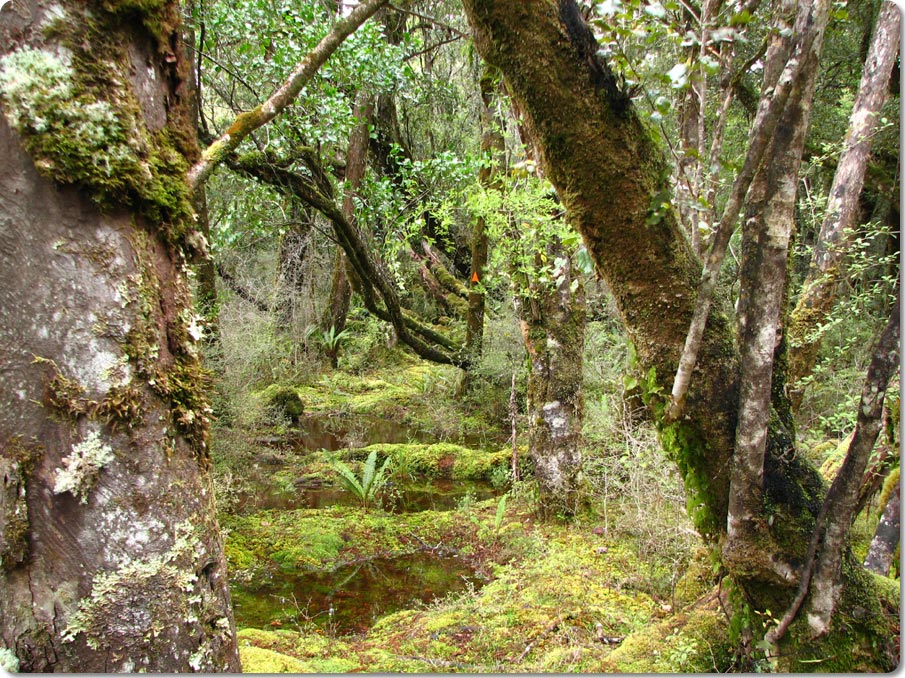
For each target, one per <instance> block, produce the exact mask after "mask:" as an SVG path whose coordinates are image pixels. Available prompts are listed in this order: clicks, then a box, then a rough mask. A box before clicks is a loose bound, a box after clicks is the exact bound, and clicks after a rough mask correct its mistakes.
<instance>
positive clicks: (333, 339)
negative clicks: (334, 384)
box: [320, 325, 349, 368]
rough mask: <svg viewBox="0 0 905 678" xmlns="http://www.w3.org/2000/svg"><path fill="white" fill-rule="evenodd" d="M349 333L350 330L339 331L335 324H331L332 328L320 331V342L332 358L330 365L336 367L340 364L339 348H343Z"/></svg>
mask: <svg viewBox="0 0 905 678" xmlns="http://www.w3.org/2000/svg"><path fill="white" fill-rule="evenodd" d="M348 334H349V332H348V330H340V331H339V332H337V331H336V327H335V326H334V325H330V329H328V330H322V331H321V333H320V344H321V346H322V347H323V349H324V353H326V354H327V357H328V358H330V366H331V367H333V368H336V367H337V365H338V364H339V349H341V348H342V345H343V342H344V340H345V338H346V337H347V336H348Z"/></svg>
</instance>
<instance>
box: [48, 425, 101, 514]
mask: <svg viewBox="0 0 905 678" xmlns="http://www.w3.org/2000/svg"><path fill="white" fill-rule="evenodd" d="M114 459H115V455H114V454H113V450H112V449H111V448H110V446H109V445H106V444H105V443H104V442H102V441H101V438H100V434H99V433H98V432H97V431H92V432H91V433H89V434H88V436H87V437H86V438H85V440H83V441H82V442H80V443H78V444H76V445H73V447H72V454H70V455H69V456H68V457H63V468H61V469H58V470H57V475H56V479H55V482H54V486H53V492H54V494H62V493H63V492H71V493H72V494H73V496H76V497H78V498H79V501H80V502H81V503H82V504H87V503H88V492H89V491H90V490H91V488H92V487H93V486H94V483H95V481H96V480H97V476H98V474H99V473H100V470H101V469H102V468H104V467H105V466H106V465H107V464H109V463H110V462H112V461H113V460H114Z"/></svg>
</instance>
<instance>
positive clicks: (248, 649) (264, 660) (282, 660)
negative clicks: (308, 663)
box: [239, 644, 309, 673]
mask: <svg viewBox="0 0 905 678" xmlns="http://www.w3.org/2000/svg"><path fill="white" fill-rule="evenodd" d="M239 660H240V661H241V662H242V672H243V673H309V672H308V671H305V668H306V667H305V664H304V663H303V662H301V661H299V660H298V659H296V658H295V657H290V656H288V655H285V654H280V653H279V652H274V651H273V650H265V649H264V648H261V647H254V646H253V645H241V644H240V645H239Z"/></svg>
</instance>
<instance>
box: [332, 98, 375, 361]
mask: <svg viewBox="0 0 905 678" xmlns="http://www.w3.org/2000/svg"><path fill="white" fill-rule="evenodd" d="M373 115H374V97H373V96H371V95H370V94H368V93H367V92H364V91H362V92H359V93H358V99H357V101H356V103H355V111H354V116H355V118H356V120H358V124H357V125H356V126H355V128H354V129H353V130H352V134H351V136H350V137H349V150H348V152H347V153H346V173H345V189H344V190H343V207H342V210H343V216H344V217H345V218H346V220H347V221H348V222H349V223H351V224H355V196H356V194H357V192H358V189H359V187H360V186H361V182H362V180H363V179H364V176H365V171H366V170H367V167H368V141H369V139H370V134H369V129H370V126H371V119H372V118H373ZM348 266H349V264H348V262H347V260H346V255H345V253H344V252H343V251H342V249H340V248H337V249H336V257H335V259H334V260H333V277H332V280H331V283H330V296H329V297H328V306H327V308H325V309H324V314H323V317H322V318H321V330H323V331H324V332H331V331H332V332H333V334H334V335H336V334H339V333H340V332H342V331H343V330H344V329H345V328H346V316H347V315H348V314H349V302H350V300H351V298H352V285H351V284H350V282H349V276H348V273H347V270H346V269H347V268H348ZM328 353H329V355H330V364H331V365H332V366H333V367H336V363H337V355H336V352H335V351H331V350H328Z"/></svg>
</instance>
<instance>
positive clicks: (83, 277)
mask: <svg viewBox="0 0 905 678" xmlns="http://www.w3.org/2000/svg"><path fill="white" fill-rule="evenodd" d="M17 7H18V8H19V9H16V10H15V11H9V9H10V8H5V11H4V12H3V13H2V18H0V52H2V53H3V54H4V56H3V57H2V60H0V98H2V109H0V110H2V113H3V115H2V116H0V157H2V158H3V164H2V167H0V195H2V199H0V280H2V281H3V282H2V286H0V289H2V292H0V364H2V365H3V368H2V369H0V392H2V393H3V394H4V395H5V396H6V397H5V400H4V407H3V408H2V409H0V478H2V481H0V647H2V648H6V649H8V650H11V651H12V652H13V653H14V654H15V655H16V657H17V659H18V668H19V670H20V671H38V672H49V671H60V672H86V673H100V672H108V671H147V672H156V673H171V672H181V671H191V670H195V671H206V672H212V671H237V670H239V663H238V656H237V651H236V642H235V625H234V622H233V617H232V612H231V608H230V600H229V592H228V589H227V584H226V564H225V560H224V557H223V549H222V542H221V537H220V532H219V528H218V525H217V522H216V520H215V517H214V516H215V512H214V500H213V495H212V484H211V478H210V474H209V468H210V457H209V450H208V426H209V424H208V415H209V411H210V410H209V407H208V404H207V399H206V396H205V393H204V389H205V387H206V384H207V380H206V378H205V374H204V372H203V370H202V369H201V366H200V363H199V359H198V353H199V348H200V345H199V343H198V339H200V336H201V334H200V324H199V320H200V319H199V318H197V317H196V316H195V315H194V313H193V312H192V306H191V301H192V299H191V293H190V290H189V287H188V284H187V276H186V272H187V261H186V255H185V254H184V253H185V252H188V251H190V250H191V245H192V243H193V242H196V243H197V239H196V237H195V232H194V230H193V227H192V223H193V222H192V215H191V208H190V206H189V200H188V190H187V185H186V183H185V173H186V170H187V167H188V163H189V162H190V161H192V160H193V159H194V157H195V155H196V146H195V142H194V132H193V129H194V127H193V122H194V121H193V120H192V118H191V115H190V114H188V113H187V112H188V107H187V106H186V101H185V100H184V98H183V96H182V94H183V90H182V86H183V84H184V83H185V76H186V74H185V72H184V65H185V61H184V59H183V56H182V53H181V46H180V40H179V35H180V33H179V18H180V14H179V9H178V6H177V4H176V3H173V2H161V3H153V4H147V5H142V6H141V9H139V8H138V6H137V5H134V4H129V5H128V6H127V9H120V5H119V4H115V3H100V2H89V3H72V2H64V3H63V4H60V3H48V2H44V1H43V0H31V1H23V2H21V3H18V4H17Z"/></svg>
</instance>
